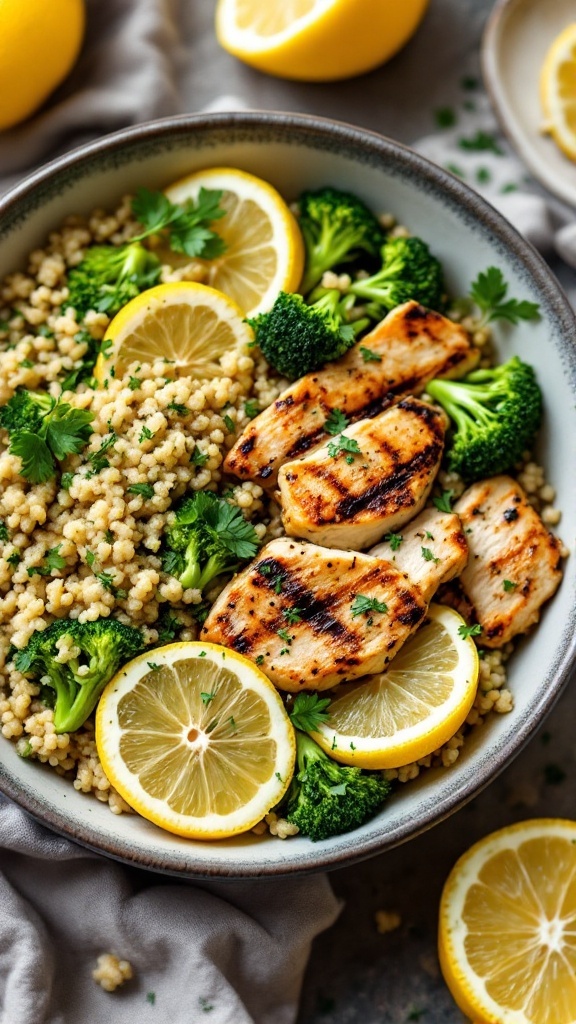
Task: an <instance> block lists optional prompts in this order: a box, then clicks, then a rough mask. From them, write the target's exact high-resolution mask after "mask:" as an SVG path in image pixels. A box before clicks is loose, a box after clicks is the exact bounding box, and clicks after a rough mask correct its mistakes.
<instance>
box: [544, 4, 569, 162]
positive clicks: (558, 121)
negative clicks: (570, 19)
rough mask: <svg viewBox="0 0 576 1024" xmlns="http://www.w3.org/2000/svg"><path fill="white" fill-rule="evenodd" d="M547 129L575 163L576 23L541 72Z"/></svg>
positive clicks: (557, 43) (562, 36)
mask: <svg viewBox="0 0 576 1024" xmlns="http://www.w3.org/2000/svg"><path fill="white" fill-rule="evenodd" d="M540 98H541V102H542V108H543V110H544V117H545V122H544V126H543V127H544V130H545V131H547V132H549V133H550V134H551V135H552V138H553V139H554V141H555V142H556V143H557V145H558V146H559V147H560V149H561V150H562V151H563V152H564V153H565V154H566V156H568V157H570V159H571V160H576V22H574V23H573V24H571V25H568V26H567V27H566V28H565V29H564V31H563V32H561V33H560V35H559V36H557V37H556V39H555V40H554V42H553V43H552V45H551V47H550V49H549V50H548V52H547V54H546V57H545V59H544V63H543V65H542V71H541V72H540Z"/></svg>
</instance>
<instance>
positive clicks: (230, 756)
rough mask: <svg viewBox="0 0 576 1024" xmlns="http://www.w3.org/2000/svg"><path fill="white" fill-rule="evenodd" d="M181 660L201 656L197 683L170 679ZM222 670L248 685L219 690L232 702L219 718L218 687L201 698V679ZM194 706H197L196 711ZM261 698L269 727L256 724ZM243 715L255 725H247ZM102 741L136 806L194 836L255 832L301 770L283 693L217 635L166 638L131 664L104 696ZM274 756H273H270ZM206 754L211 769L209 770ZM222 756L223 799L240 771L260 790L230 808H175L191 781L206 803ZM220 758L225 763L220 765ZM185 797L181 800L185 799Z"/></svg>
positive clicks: (115, 781) (114, 776) (109, 767)
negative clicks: (209, 639)
mask: <svg viewBox="0 0 576 1024" xmlns="http://www.w3.org/2000/svg"><path fill="white" fill-rule="evenodd" d="M200 659H201V660H200ZM179 662H180V663H181V666H182V664H183V663H184V664H185V665H186V667H187V669H188V667H189V665H190V664H192V663H193V662H194V663H196V662H197V665H198V672H199V675H198V679H197V680H194V682H193V684H192V686H190V680H188V685H187V686H184V684H183V683H182V681H181V680H179V681H178V683H177V684H174V683H173V680H172V679H169V680H168V683H167V685H163V679H162V674H163V672H167V673H168V675H169V676H173V672H171V671H170V670H171V669H173V667H174V666H177V665H178V663H179ZM151 665H152V666H154V667H153V668H151V667H150V666H151ZM222 670H225V671H226V672H227V673H230V672H231V673H232V675H233V676H234V677H235V679H236V680H237V681H238V682H239V683H240V688H238V686H236V685H235V686H234V688H233V689H234V692H235V691H236V690H238V693H237V695H236V697H234V694H232V696H231V697H230V696H229V695H227V693H226V692H224V693H223V694H222V693H221V694H220V697H219V699H221V700H222V701H223V702H224V704H225V706H226V707H227V711H226V712H225V714H226V718H225V720H224V719H223V721H221V722H218V721H217V722H216V725H215V726H214V725H213V724H212V723H213V722H214V721H215V717H214V715H215V714H216V715H217V712H213V710H212V709H213V708H214V707H217V701H216V698H213V699H209V698H210V696H211V695H210V693H206V692H204V696H203V697H202V693H203V691H202V689H201V688H202V686H205V685H206V683H205V681H204V680H205V678H206V676H210V673H212V678H213V677H214V672H222ZM201 673H204V675H202V674H201ZM165 678H166V677H165ZM222 686H225V684H224V683H223V684H222ZM198 688H200V689H198ZM216 693H218V687H216ZM199 697H200V700H199V699H198V698H199ZM167 698H169V699H167ZM234 700H236V707H237V708H238V709H242V710H243V713H244V715H245V716H246V719H245V721H243V720H242V719H241V715H240V710H237V712H236V715H234V713H233V711H234V707H235V705H234ZM204 701H206V704H204ZM231 701H232V703H231ZM155 702H157V703H158V707H157V709H155V707H154V703H155ZM194 706H195V707H196V715H194V714H193V713H192V714H190V713H189V712H190V709H191V708H193V707H194ZM255 706H256V708H257V710H258V709H259V714H260V716H261V718H262V716H263V718H264V719H269V724H268V726H267V728H268V729H269V732H265V733H264V734H263V735H260V734H259V732H258V724H257V723H256V726H255V725H254V715H255V713H256V712H255V710H254V707H255ZM247 709H248V710H247ZM182 712H184V713H182ZM250 716H251V718H250ZM142 724H145V725H146V728H142V727H141V726H142ZM245 724H246V730H247V731H244V732H243V729H244V725H245ZM126 741H127V742H126ZM96 743H97V748H98V753H99V757H100V760H101V763H102V767H103V769H104V772H105V773H106V776H107V778H108V779H109V780H110V782H111V783H112V785H113V786H114V787H115V788H116V789H117V790H118V792H119V793H120V795H121V796H122V797H123V799H124V800H125V801H126V802H127V803H128V804H129V806H130V807H132V808H133V809H134V810H135V811H137V812H138V813H139V814H141V815H142V816H143V817H144V818H147V819H148V820H149V821H152V822H153V823H154V824H156V825H159V826H160V827H161V828H163V829H165V830H167V831H169V832H173V833H175V834H177V835H181V836H184V837H186V838H194V839H221V838H225V837H227V836H232V835H236V834H238V833H241V832H245V831H248V830H249V829H250V828H252V827H253V826H254V825H255V824H256V823H257V822H258V821H261V819H262V818H263V817H264V815H265V814H267V813H268V811H269V810H270V808H271V807H273V806H275V805H276V804H277V803H278V802H279V801H280V800H281V799H282V797H283V795H284V793H285V792H286V789H287V788H288V785H289V784H290V780H291V778H292V774H293V771H294V759H295V739H294V729H293V727H292V725H291V723H290V720H289V718H288V716H287V714H286V711H285V709H284V706H283V704H282V701H281V699H280V696H279V694H278V692H277V691H276V689H275V688H274V687H273V686H272V684H271V683H270V681H269V679H268V678H267V677H266V676H265V675H264V674H263V673H262V672H260V670H259V669H257V668H256V667H255V666H254V665H253V664H252V662H250V661H248V660H247V659H246V658H244V657H242V656H241V655H238V654H236V653H235V652H233V651H229V650H228V649H225V648H223V647H220V646H219V645H217V644H210V643H198V642H190V643H175V644H168V645H166V646H165V647H161V648H156V649H154V650H152V651H148V652H146V653H145V654H142V655H140V656H139V657H138V658H135V659H134V660H133V661H131V662H129V663H128V665H125V666H124V668H123V669H121V671H120V672H119V673H118V674H117V675H116V676H115V678H114V679H112V680H111V681H110V683H109V684H108V685H107V687H106V689H105V690H104V692H103V694H102V697H101V698H100V702H99V705H98V708H97V712H96ZM270 748H272V753H270V754H269V749H270ZM193 749H194V754H192V750H193ZM127 751H128V753H127ZM206 751H208V756H206ZM266 757H268V762H267V763H264V764H263V762H264V761H266ZM207 760H209V761H210V764H211V766H212V768H210V766H209V767H208V769H205V767H204V764H205V762H206V761H207ZM127 761H129V762H130V763H127ZM188 764H189V765H191V766H192V767H191V768H188V769H187V770H188V771H190V772H195V773H196V774H195V775H192V774H190V776H189V777H188V776H187V775H186V774H185V770H184V766H186V765H188ZM215 765H216V768H217V771H216V775H217V778H216V783H215V790H216V794H217V796H218V797H219V799H222V798H224V799H225V800H226V801H227V802H228V803H230V802H231V799H232V797H231V796H230V793H224V796H223V786H224V787H225V786H226V780H227V779H228V780H231V779H234V780H235V782H237V783H238V785H242V782H243V780H244V781H245V783H246V785H247V786H248V788H249V789H250V790H255V792H254V793H253V795H252V796H250V798H249V799H247V800H246V801H245V802H243V803H240V804H239V805H238V806H236V807H234V808H233V809H232V810H230V811H228V812H227V813H218V812H215V811H214V810H209V811H207V812H205V813H203V814H201V815H199V814H189V813H182V811H179V810H176V809H174V806H173V800H174V794H175V793H176V794H178V793H179V792H180V791H181V789H182V787H186V786H192V790H191V793H192V795H191V797H190V800H191V801H192V803H194V802H196V803H197V802H198V799H197V796H196V791H197V790H198V788H199V786H200V785H203V786H204V791H205V790H208V791H209V790H210V786H211V780H210V775H209V773H210V771H212V770H213V769H214V766H215ZM222 765H223V767H224V769H225V770H221V768H222ZM255 766H256V767H255ZM255 771H259V773H260V774H261V775H262V774H263V775H264V776H266V777H265V778H264V779H263V781H261V782H259V783H258V784H257V785H256V784H255V783H254V780H253V775H254V773H255ZM143 778H145V784H143V782H142V779H143ZM206 779H207V781H205V780H206ZM195 780H196V782H195ZM164 785H165V792H164V791H163V795H162V797H159V796H158V795H156V793H155V792H154V791H157V790H158V789H159V788H161V787H163V786H164ZM194 787H196V788H195V791H193V790H194ZM232 788H233V787H232ZM179 800H180V803H182V798H179Z"/></svg>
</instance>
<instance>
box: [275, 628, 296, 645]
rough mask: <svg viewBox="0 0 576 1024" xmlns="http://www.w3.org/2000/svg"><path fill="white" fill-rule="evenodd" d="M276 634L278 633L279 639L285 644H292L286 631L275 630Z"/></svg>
mask: <svg viewBox="0 0 576 1024" xmlns="http://www.w3.org/2000/svg"><path fill="white" fill-rule="evenodd" d="M276 632H277V633H278V636H279V637H280V639H281V640H283V641H284V643H285V644H291V643H292V637H291V636H290V633H289V632H288V630H287V629H277V630H276Z"/></svg>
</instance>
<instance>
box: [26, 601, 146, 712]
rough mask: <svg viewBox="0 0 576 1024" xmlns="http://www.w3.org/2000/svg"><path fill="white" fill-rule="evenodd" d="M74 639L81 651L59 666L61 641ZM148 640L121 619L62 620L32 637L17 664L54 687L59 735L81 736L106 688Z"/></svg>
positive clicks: (73, 642)
mask: <svg viewBox="0 0 576 1024" xmlns="http://www.w3.org/2000/svg"><path fill="white" fill-rule="evenodd" d="M64 637H67V638H68V637H69V638H70V641H71V643H72V645H73V647H74V648H77V649H78V653H75V655H74V657H73V658H71V659H70V661H66V662H63V663H61V662H59V661H57V660H56V659H57V658H58V656H59V653H60V651H59V648H58V646H57V645H58V641H61V640H62V639H63V638H64ZM143 646H144V644H143V640H142V634H141V633H140V631H139V630H138V629H134V628H133V627H132V626H125V625H124V624H123V623H122V622H118V621H117V620H116V619H96V621H95V622H78V620H77V619H58V620H57V621H56V622H53V623H52V625H51V626H48V628H47V629H44V630H37V631H36V632H35V633H33V634H32V636H31V637H30V640H29V641H28V643H27V645H26V647H24V649H23V650H21V651H19V652H18V653H17V654H16V656H15V658H14V664H15V666H16V668H17V669H18V671H19V672H26V673H28V672H29V673H30V674H31V675H33V676H35V677H36V678H38V679H41V680H42V682H43V683H44V684H46V685H47V686H49V687H51V688H52V689H53V690H54V692H55V695H56V700H55V704H54V728H55V730H56V732H75V730H76V729H79V728H80V726H81V725H83V724H84V722H85V721H86V719H87V718H88V715H90V714H91V712H92V711H93V710H94V708H95V706H96V703H97V701H98V698H99V697H100V694H101V693H102V690H103V689H104V687H105V686H106V683H108V682H109V681H110V679H112V676H114V675H115V674H116V672H117V671H118V669H119V668H121V667H122V665H124V664H125V663H126V662H127V661H130V660H131V659H132V658H135V657H136V655H137V654H140V652H141V651H142V649H143Z"/></svg>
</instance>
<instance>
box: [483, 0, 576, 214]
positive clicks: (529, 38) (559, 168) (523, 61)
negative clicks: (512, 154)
mask: <svg viewBox="0 0 576 1024" xmlns="http://www.w3.org/2000/svg"><path fill="white" fill-rule="evenodd" d="M574 21H576V2H575V0H500V2H499V3H497V4H496V6H495V8H494V10H493V12H492V15H491V17H490V18H489V20H488V24H487V26H486V30H485V33H484V39H483V42H482V69H483V73H484V81H485V83H486V88H487V89H488V91H489V93H490V97H491V99H492V103H493V105H494V109H495V111H496V114H497V116H498V118H499V120H500V123H501V125H502V129H503V130H504V132H505V133H506V135H507V136H508V138H509V140H510V142H511V143H512V145H513V146H514V148H515V150H516V152H517V153H518V155H519V156H520V157H521V158H522V160H523V161H524V163H525V164H526V166H527V167H528V168H529V170H530V171H531V172H532V174H533V175H534V177H535V178H536V179H537V180H538V181H539V182H540V183H541V184H542V185H544V186H545V188H547V189H549V190H550V192H552V193H553V194H554V195H555V196H557V197H558V198H559V199H562V200H563V201H564V202H565V203H568V204H569V205H570V206H576V163H575V162H573V161H572V160H569V159H568V157H566V156H564V154H563V153H562V152H561V150H560V149H559V148H558V147H557V145H556V143H555V142H553V140H552V139H551V138H550V136H548V135H544V134H542V131H541V125H542V120H543V115H542V108H541V106H540V95H539V80H540V68H541V67H542V63H543V61H544V58H545V56H546V52H547V50H548V48H549V47H550V44H551V43H552V42H553V40H554V39H555V38H556V36H557V35H559V33H560V32H561V31H562V29H564V28H566V26H567V25H569V24H571V22H574Z"/></svg>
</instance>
